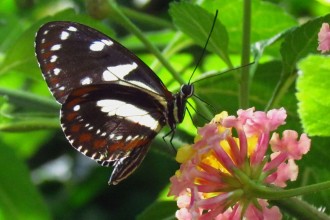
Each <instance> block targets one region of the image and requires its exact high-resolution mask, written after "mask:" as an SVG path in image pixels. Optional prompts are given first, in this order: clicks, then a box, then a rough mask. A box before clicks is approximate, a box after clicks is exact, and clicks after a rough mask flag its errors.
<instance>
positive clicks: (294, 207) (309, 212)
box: [271, 198, 330, 220]
mask: <svg viewBox="0 0 330 220" xmlns="http://www.w3.org/2000/svg"><path fill="white" fill-rule="evenodd" d="M271 203H272V204H274V205H277V206H279V207H280V208H281V209H282V210H285V211H286V212H288V213H290V215H292V216H295V217H296V218H297V219H306V220H307V219H310V220H314V219H315V220H329V219H330V217H329V216H328V215H326V214H325V213H324V212H322V211H319V210H317V209H316V208H315V207H314V206H311V205H310V204H308V203H307V202H305V201H303V200H300V199H298V198H289V199H282V200H273V201H271Z"/></svg>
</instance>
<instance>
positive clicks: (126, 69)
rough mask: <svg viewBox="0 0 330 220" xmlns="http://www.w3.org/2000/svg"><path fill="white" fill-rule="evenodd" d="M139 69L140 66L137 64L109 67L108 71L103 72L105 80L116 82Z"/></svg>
mask: <svg viewBox="0 0 330 220" xmlns="http://www.w3.org/2000/svg"><path fill="white" fill-rule="evenodd" d="M137 67H138V65H137V64H136V63H135V62H133V63H132V64H123V65H118V66H109V67H108V68H107V70H105V71H104V72H103V80H105V81H116V80H118V79H124V77H125V76H126V75H128V74H129V73H130V72H131V71H133V70H135V69H136V68H137Z"/></svg>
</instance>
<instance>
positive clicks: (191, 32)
mask: <svg viewBox="0 0 330 220" xmlns="http://www.w3.org/2000/svg"><path fill="white" fill-rule="evenodd" d="M169 13H170V15H171V16H172V19H173V22H174V24H175V25H176V26H177V27H178V28H179V29H180V30H181V31H182V32H183V33H185V34H186V35H188V36H189V37H191V38H192V39H193V40H194V41H195V42H196V43H197V44H198V45H200V46H204V44H205V42H206V40H207V38H208V36H209V34H210V30H211V26H212V23H213V20H214V15H215V14H214V13H213V14H212V13H209V12H208V11H206V10H205V9H203V8H201V7H200V6H198V5H193V4H190V3H188V2H180V3H173V4H171V5H170V11H169ZM207 48H208V49H209V50H210V51H212V52H214V53H216V54H217V55H218V56H220V57H221V59H223V61H224V62H225V63H226V64H227V65H228V66H231V64H230V60H229V56H228V34H227V30H226V28H225V27H224V26H223V25H222V24H221V22H220V20H219V19H218V20H217V22H216V24H215V27H214V30H213V32H212V35H211V38H210V41H209V44H208V47H207Z"/></svg>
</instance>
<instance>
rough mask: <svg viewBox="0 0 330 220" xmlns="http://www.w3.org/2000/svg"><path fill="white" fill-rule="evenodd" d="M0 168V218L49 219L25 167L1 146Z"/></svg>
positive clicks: (48, 214) (9, 150)
mask: <svg viewBox="0 0 330 220" xmlns="http://www.w3.org/2000/svg"><path fill="white" fill-rule="evenodd" d="M0 166H1V167H2V169H0V179H1V181H0V218H1V219H31V220H32V219H33V220H35V219H36V220H38V219H43V220H44V219H45V220H46V219H50V213H49V212H48V210H47V207H46V205H45V203H44V202H43V201H42V198H41V196H40V194H39V193H38V191H37V190H36V188H35V187H34V186H33V184H32V182H31V180H30V175H29V171H28V169H27V167H26V166H25V164H24V163H22V161H21V160H20V159H18V158H17V156H16V155H15V153H14V152H13V151H12V150H11V149H10V148H7V147H5V146H4V145H3V144H1V147H0ZM4 168H6V169H4Z"/></svg>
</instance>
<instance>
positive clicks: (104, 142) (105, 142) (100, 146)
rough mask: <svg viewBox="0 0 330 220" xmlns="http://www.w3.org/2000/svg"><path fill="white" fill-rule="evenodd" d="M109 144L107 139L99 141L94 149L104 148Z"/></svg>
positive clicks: (94, 143)
mask: <svg viewBox="0 0 330 220" xmlns="http://www.w3.org/2000/svg"><path fill="white" fill-rule="evenodd" d="M106 144H107V141H106V139H98V140H95V141H94V142H93V147H94V148H103V147H104V146H105V145H106Z"/></svg>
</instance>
